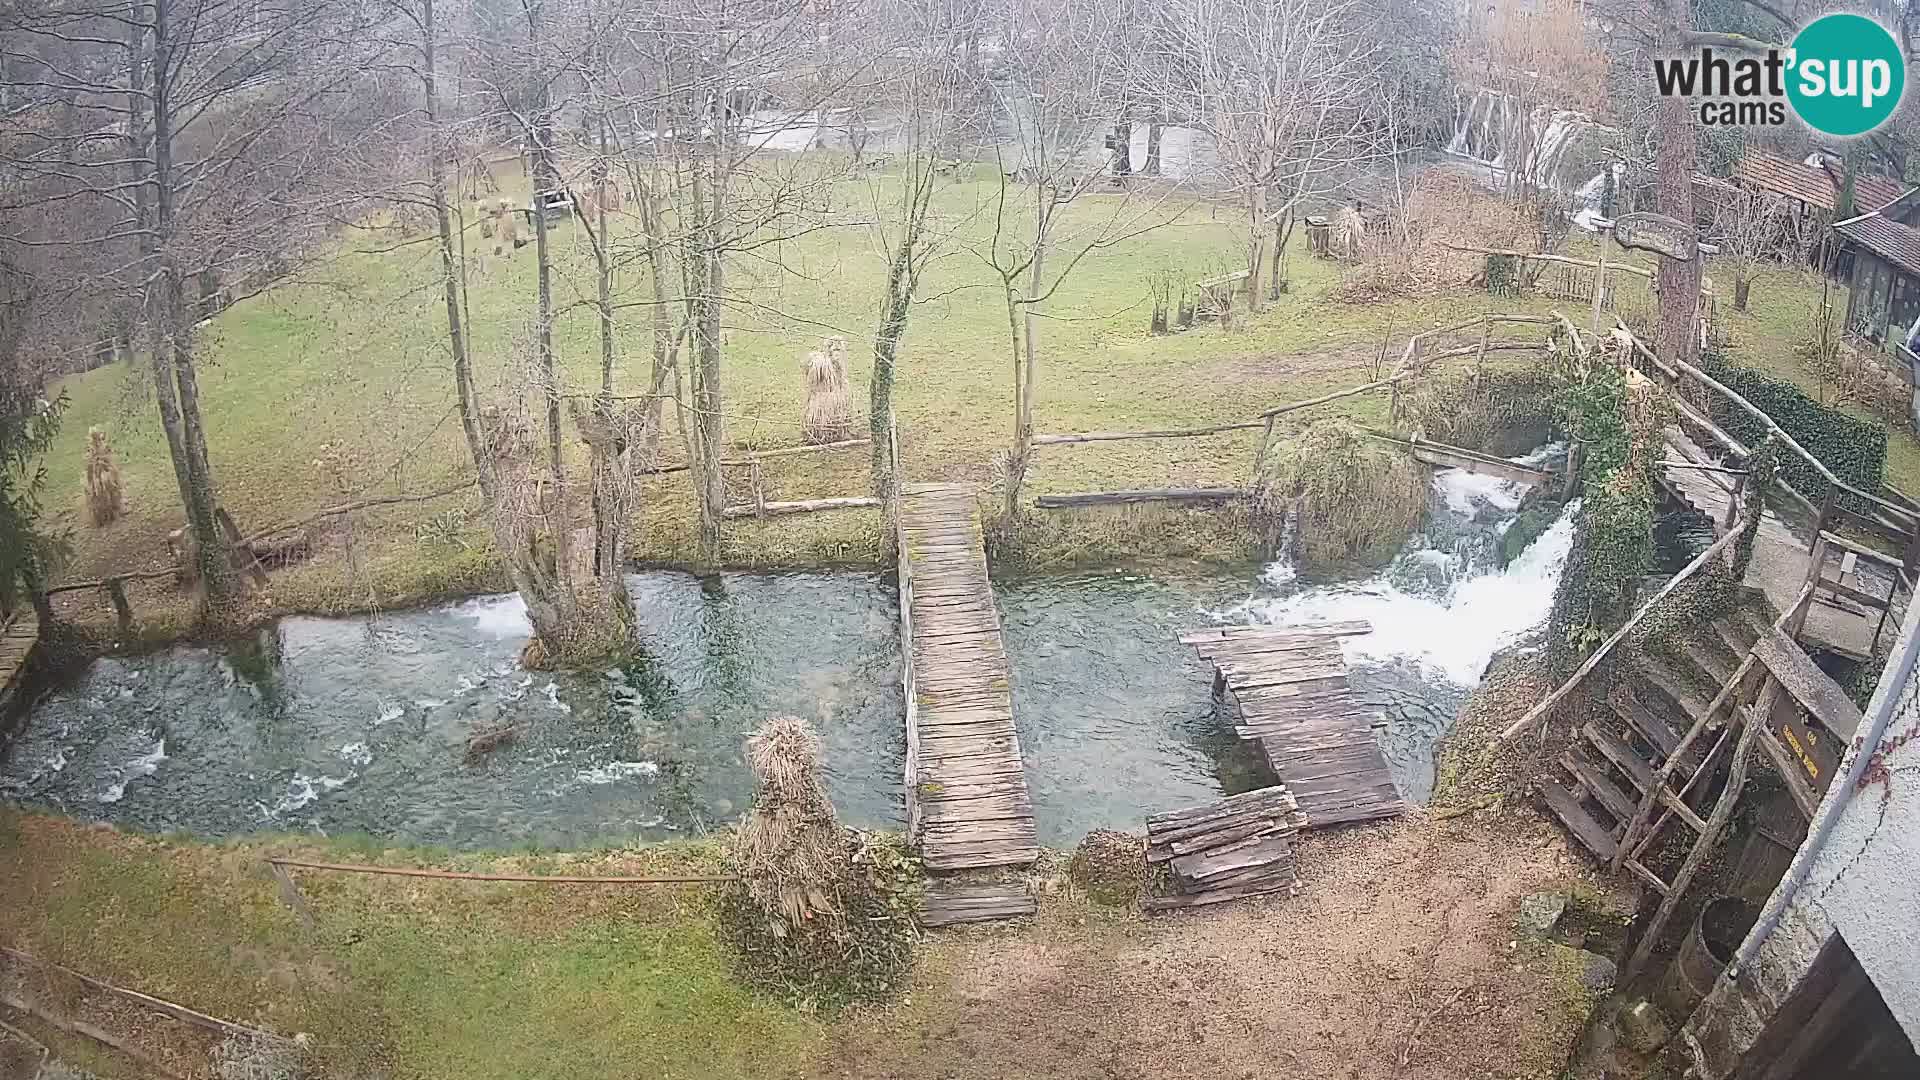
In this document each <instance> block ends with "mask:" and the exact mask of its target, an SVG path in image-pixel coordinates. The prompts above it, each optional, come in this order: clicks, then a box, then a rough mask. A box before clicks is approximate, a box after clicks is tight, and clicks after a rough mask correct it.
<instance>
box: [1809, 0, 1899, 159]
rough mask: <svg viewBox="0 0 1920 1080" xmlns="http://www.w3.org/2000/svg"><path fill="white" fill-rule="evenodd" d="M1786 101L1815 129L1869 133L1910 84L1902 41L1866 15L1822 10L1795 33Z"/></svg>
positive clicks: (1847, 133) (1830, 132)
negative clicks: (1902, 50)
mask: <svg viewBox="0 0 1920 1080" xmlns="http://www.w3.org/2000/svg"><path fill="white" fill-rule="evenodd" d="M1791 57H1792V58H1791V59H1790V60H1788V61H1787V63H1788V65H1789V71H1788V75H1787V100H1788V101H1790V102H1792V103H1793V111H1794V112H1796V113H1799V114H1800V119H1802V120H1805V121H1806V122H1807V125H1808V126H1809V127H1811V128H1813V129H1814V130H1815V131H1818V132H1822V133H1824V134H1827V135H1840V136H1846V135H1865V134H1866V133H1867V132H1869V131H1872V130H1873V129H1874V128H1877V127H1879V126H1880V125H1881V124H1884V123H1886V122H1887V119H1888V118H1889V117H1891V116H1892V115H1893V110H1895V109H1897V108H1899V107H1900V95H1902V94H1904V93H1905V92H1906V89H1907V65H1906V60H1905V58H1904V57H1902V56H1901V55H1900V43H1899V42H1897V41H1895V40H1894V38H1893V35H1892V34H1891V33H1889V32H1888V30H1887V28H1886V27H1884V26H1881V25H1880V24H1879V23H1877V22H1874V21H1873V20H1872V19H1869V18H1867V17H1866V16H1864V15H1822V16H1821V17H1820V18H1818V19H1815V20H1813V21H1812V22H1810V23H1808V24H1807V25H1806V27H1805V28H1804V29H1802V30H1801V31H1800V33H1798V34H1796V35H1794V39H1793V52H1792V54H1791Z"/></svg>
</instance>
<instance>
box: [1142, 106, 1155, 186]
mask: <svg viewBox="0 0 1920 1080" xmlns="http://www.w3.org/2000/svg"><path fill="white" fill-rule="evenodd" d="M1141 171H1142V172H1144V173H1146V174H1147V175H1148V176H1159V175H1160V121H1158V120H1151V121H1148V123H1147V161H1146V166H1145V167H1144V168H1143V169H1142V170H1141Z"/></svg>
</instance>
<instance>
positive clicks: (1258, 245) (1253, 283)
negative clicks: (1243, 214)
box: [1247, 183, 1267, 314]
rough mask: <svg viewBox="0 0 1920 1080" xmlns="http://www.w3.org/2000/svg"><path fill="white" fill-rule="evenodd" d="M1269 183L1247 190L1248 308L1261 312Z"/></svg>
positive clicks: (1255, 185) (1254, 311) (1256, 312)
mask: <svg viewBox="0 0 1920 1080" xmlns="http://www.w3.org/2000/svg"><path fill="white" fill-rule="evenodd" d="M1266 218H1267V185H1266V184H1264V183H1256V184H1254V185H1253V186H1252V188H1251V189H1249V190H1248V192H1247V310H1248V311H1249V312H1250V313H1253V314H1259V312H1260V303H1261V299H1262V298H1261V295H1260V280H1261V271H1262V270H1264V269H1265V264H1266V252H1267V225H1266Z"/></svg>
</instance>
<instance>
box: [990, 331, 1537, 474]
mask: <svg viewBox="0 0 1920 1080" xmlns="http://www.w3.org/2000/svg"><path fill="white" fill-rule="evenodd" d="M1558 321H1560V320H1558V319H1556V318H1554V317H1552V316H1547V315H1506V314H1488V315H1478V316H1475V317H1474V318H1472V319H1468V320H1466V321H1464V322H1460V323H1455V324H1454V325H1451V326H1443V327H1439V328H1437V329H1433V330H1428V331H1424V332H1422V333H1419V334H1415V335H1414V336H1413V337H1411V338H1409V339H1408V340H1407V344H1406V347H1405V348H1404V349H1403V350H1402V351H1401V354H1400V360H1399V362H1398V363H1397V364H1396V365H1395V366H1394V369H1393V372H1392V373H1391V374H1389V375H1386V376H1384V377H1382V376H1380V375H1379V373H1378V371H1377V369H1376V372H1375V376H1376V377H1375V378H1374V379H1372V380H1370V381H1368V382H1364V383H1361V384H1359V385H1357V386H1349V387H1344V388H1342V389H1339V390H1334V391H1331V392H1329V393H1325V394H1320V395H1318V396H1316V397H1310V398H1305V399H1302V400H1300V401H1290V402H1287V403H1286V404H1283V405H1276V406H1274V407H1273V408H1271V409H1267V410H1265V411H1262V412H1259V413H1256V414H1255V415H1254V417H1253V418H1252V419H1250V420H1239V421H1231V422H1228V423H1223V424H1213V425H1209V426H1206V427H1193V428H1169V429H1162V430H1154V431H1084V432H1070V433H1065V434H1057V435H1035V436H1033V437H1032V438H1031V439H1029V440H1028V445H1029V446H1030V447H1033V448H1035V449H1037V448H1039V447H1042V446H1081V445H1085V444H1088V443H1102V442H1120V441H1124V440H1130V439H1197V438H1208V437H1212V436H1216V435H1225V434H1229V433H1231V432H1236V431H1253V430H1258V431H1260V432H1261V436H1260V443H1259V448H1258V449H1257V450H1256V451H1255V452H1254V456H1253V467H1252V470H1251V472H1250V474H1249V476H1248V480H1247V482H1246V484H1245V485H1243V486H1238V487H1206V488H1172V487H1168V488H1130V489H1125V490H1120V491H1076V492H1063V493H1058V494H1045V495H1038V496H1036V497H1035V499H1034V506H1035V507H1036V508H1038V509H1041V510H1057V509H1066V508H1070V507H1079V506H1094V505H1101V504H1114V503H1146V502H1225V501H1231V500H1234V499H1243V498H1247V497H1249V496H1250V495H1251V494H1252V492H1253V489H1254V485H1256V484H1257V483H1258V481H1259V477H1260V470H1261V468H1262V467H1263V466H1264V465H1265V464H1266V459H1267V453H1268V452H1269V450H1271V449H1272V446H1273V429H1274V425H1275V423H1276V421H1278V419H1279V418H1280V417H1282V416H1285V415H1287V414H1289V413H1295V412H1300V411H1302V410H1305V409H1312V408H1317V407H1319V406H1321V405H1329V404H1332V403H1333V402H1336V401H1343V400H1346V399H1348V398H1354V397H1360V396H1363V395H1366V394H1376V393H1382V392H1385V393H1387V394H1390V395H1391V396H1392V399H1393V404H1392V405H1391V406H1390V407H1389V414H1390V415H1391V416H1395V417H1397V416H1398V414H1399V394H1400V388H1401V386H1402V385H1403V384H1405V383H1408V382H1411V381H1414V380H1417V379H1418V378H1420V377H1422V376H1425V375H1428V374H1431V373H1432V372H1433V371H1434V365H1436V364H1438V363H1439V362H1440V361H1442V360H1449V359H1455V358H1458V357H1463V356H1472V357H1475V370H1476V371H1478V370H1481V369H1483V368H1484V367H1485V364H1486V358H1487V355H1488V354H1489V353H1494V352H1502V351H1516V350H1523V351H1540V350H1543V349H1545V348H1546V347H1547V346H1546V343H1545V342H1544V341H1525V342H1520V341H1494V340H1493V328H1494V327H1495V326H1500V325H1516V326H1551V325H1554V324H1555V323H1556V322H1558ZM1476 329H1477V330H1479V331H1480V340H1479V341H1478V342H1471V343H1468V344H1464V345H1455V346H1450V347H1447V348H1441V349H1434V350H1432V351H1429V346H1430V345H1431V344H1432V343H1433V342H1434V341H1436V340H1437V339H1440V338H1444V337H1447V336H1449V335H1453V334H1458V333H1461V332H1463V331H1468V330H1476Z"/></svg>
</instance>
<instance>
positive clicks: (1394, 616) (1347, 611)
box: [1241, 453, 1577, 687]
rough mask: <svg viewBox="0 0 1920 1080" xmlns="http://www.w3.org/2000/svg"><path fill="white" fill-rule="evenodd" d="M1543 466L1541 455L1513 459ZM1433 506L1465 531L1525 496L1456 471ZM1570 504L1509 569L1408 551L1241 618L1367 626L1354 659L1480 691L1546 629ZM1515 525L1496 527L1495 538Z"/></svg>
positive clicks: (1354, 641)
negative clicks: (1490, 668) (1489, 670)
mask: <svg viewBox="0 0 1920 1080" xmlns="http://www.w3.org/2000/svg"><path fill="white" fill-rule="evenodd" d="M1516 460H1518V461H1521V462H1523V463H1528V464H1537V463H1538V462H1540V461H1542V460H1544V454H1541V453H1536V454H1530V455H1528V456H1527V457H1526V458H1520V459H1516ZM1433 486H1434V495H1435V503H1436V504H1437V505H1436V506H1435V508H1434V512H1435V514H1436V515H1438V514H1440V513H1441V512H1442V509H1441V508H1442V507H1444V510H1445V512H1446V513H1447V514H1450V515H1453V516H1454V517H1456V518H1457V519H1458V520H1456V521H1451V522H1439V523H1437V527H1435V528H1433V529H1432V530H1431V531H1430V533H1429V536H1430V537H1431V536H1432V535H1434V534H1436V533H1437V532H1438V531H1439V530H1438V527H1444V526H1449V525H1451V526H1455V527H1461V528H1464V527H1466V526H1467V525H1468V524H1469V523H1470V522H1473V521H1475V520H1477V519H1481V518H1483V517H1484V516H1486V515H1487V514H1488V512H1489V511H1491V513H1492V514H1495V515H1501V516H1505V515H1508V514H1510V513H1511V512H1512V511H1513V510H1514V509H1515V508H1517V507H1518V506H1519V504H1520V499H1521V496H1522V494H1523V493H1524V489H1522V488H1521V487H1520V486H1518V485H1515V484H1512V483H1509V482H1506V481H1501V480H1495V479H1493V478H1490V477H1488V476H1486V475H1484V474H1473V473H1464V472H1461V471H1459V470H1455V469H1446V470H1441V471H1440V472H1438V473H1436V474H1435V475H1434V481H1433ZM1576 507H1577V504H1573V505H1569V506H1568V507H1567V509H1566V510H1565V511H1564V512H1563V513H1562V514H1561V516H1560V518H1559V520H1558V521H1555V522H1554V524H1553V525H1552V526H1551V527H1550V528H1548V529H1547V530H1546V531H1545V532H1544V533H1542V534H1541V535H1540V536H1539V538H1537V539H1536V540H1534V542H1533V543H1532V544H1531V545H1529V546H1528V547H1527V549H1526V551H1524V552H1522V553H1521V554H1520V556H1519V557H1518V558H1516V559H1514V561H1513V563H1512V564H1511V565H1509V566H1507V567H1506V568H1505V569H1501V568H1500V567H1498V566H1497V565H1494V564H1493V562H1492V561H1491V560H1490V558H1489V557H1488V556H1487V554H1486V553H1483V552H1482V551H1481V550H1479V549H1478V548H1476V547H1475V546H1474V545H1472V544H1467V543H1458V544H1455V545H1453V546H1451V547H1440V546H1433V545H1432V542H1431V540H1429V541H1428V546H1416V547H1411V548H1410V549H1409V550H1407V551H1405V552H1403V553H1402V554H1401V556H1400V557H1399V558H1398V559H1396V560H1395V563H1394V565H1392V566H1390V567H1388V568H1387V569H1386V570H1385V571H1383V572H1381V573H1379V574H1377V575H1375V576H1373V577H1371V578H1368V579H1366V580H1364V581H1357V582H1346V583H1340V584H1335V585H1326V586H1320V587H1316V588H1309V589H1304V590H1302V591H1300V592H1295V593H1291V594H1288V595H1283V596H1278V597H1271V598H1264V599H1254V600H1250V601H1248V602H1247V603H1246V604H1245V605H1243V608H1242V610H1241V613H1242V614H1244V615H1247V616H1251V617H1252V618H1254V619H1256V620H1258V621H1261V622H1268V623H1274V624H1278V625H1285V624H1288V623H1304V622H1331V621H1337V620H1344V619H1365V620H1367V621H1368V622H1369V623H1371V624H1372V625H1373V632H1372V633H1370V634H1365V635H1361V636H1359V637H1352V638H1345V639H1343V641H1342V644H1343V646H1344V648H1345V649H1346V652H1347V656H1348V658H1349V659H1351V660H1353V661H1356V662H1360V661H1366V662H1371V663H1375V664H1388V663H1392V662H1395V661H1404V662H1408V663H1411V664H1414V665H1416V666H1417V667H1418V668H1419V669H1420V670H1422V671H1424V672H1426V673H1428V674H1429V675H1432V676H1438V677H1442V678H1445V679H1446V680H1447V681H1449V682H1452V683H1454V684H1456V685H1458V686H1461V687H1473V686H1476V685H1478V684H1479V682H1480V677H1481V675H1482V674H1484V673H1485V671H1486V667H1487V663H1488V661H1490V660H1491V659H1492V658H1493V656H1494V654H1495V653H1497V652H1499V651H1500V650H1501V649H1503V648H1506V647H1507V646H1509V645H1512V644H1513V643H1514V642H1516V641H1518V640H1519V639H1520V638H1521V637H1523V636H1525V635H1526V634H1527V632H1528V631H1530V630H1532V629H1533V628H1535V627H1537V626H1539V625H1540V624H1541V623H1543V622H1545V621H1546V618H1547V615H1548V613H1549V612H1550V611H1551V610H1552V608H1553V592H1554V588H1555V586H1556V584H1557V583H1558V582H1559V579H1560V571H1561V568H1562V567H1563V566H1564V565H1565V563H1566V559H1567V552H1568V551H1569V550H1570V549H1571V548H1572V546H1573V512H1574V510H1575V509H1576ZM1506 524H1508V521H1505V520H1503V521H1500V522H1498V523H1496V524H1494V525H1493V526H1492V529H1493V532H1494V533H1495V534H1496V535H1497V533H1498V532H1499V531H1503V530H1504V527H1505V525H1506ZM1265 578H1266V580H1267V581H1268V582H1270V583H1273V584H1283V583H1285V582H1288V581H1291V580H1292V579H1293V570H1292V567H1290V566H1286V565H1284V564H1275V565H1274V566H1272V567H1269V568H1268V570H1267V572H1266V574H1265Z"/></svg>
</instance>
